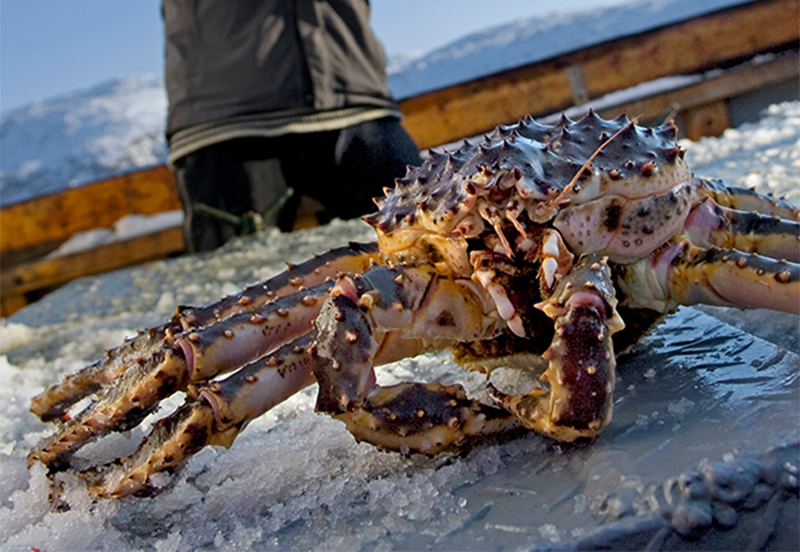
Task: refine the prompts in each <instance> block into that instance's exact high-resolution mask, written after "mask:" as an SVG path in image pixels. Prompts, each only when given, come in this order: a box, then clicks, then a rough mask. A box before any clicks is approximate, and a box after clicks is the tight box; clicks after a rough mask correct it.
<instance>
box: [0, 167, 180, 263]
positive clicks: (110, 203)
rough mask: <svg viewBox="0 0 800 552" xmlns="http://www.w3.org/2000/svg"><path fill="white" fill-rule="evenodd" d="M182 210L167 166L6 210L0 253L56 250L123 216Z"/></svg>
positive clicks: (1, 214) (0, 231)
mask: <svg viewBox="0 0 800 552" xmlns="http://www.w3.org/2000/svg"><path fill="white" fill-rule="evenodd" d="M180 208H181V204H180V200H179V199H178V192H177V188H176V186H175V183H174V179H173V176H172V171H171V170H170V169H169V168H168V167H166V166H164V165H161V166H158V167H153V168H150V169H143V170H139V171H135V172H132V173H128V174H125V175H122V176H118V177H115V178H110V179H108V180H103V181H101V182H96V183H94V184H88V185H86V186H81V187H79V188H72V189H69V190H65V191H63V192H60V193H57V194H52V195H49V196H44V197H39V198H35V199H31V200H29V201H23V202H21V203H16V204H14V205H9V206H8V207H4V208H3V209H2V211H1V212H0V251H2V252H6V251H10V250H19V249H23V248H26V247H31V246H35V245H37V244H40V243H44V242H54V243H56V244H57V243H58V242H59V241H63V240H65V239H67V238H69V237H70V236H72V235H73V234H75V233H77V232H82V231H85V230H91V229H94V228H107V227H110V226H111V225H112V224H113V223H114V222H115V221H117V220H119V219H120V218H122V217H124V216H125V215H130V214H141V215H154V214H157V213H161V212H164V211H171V210H174V209H180Z"/></svg>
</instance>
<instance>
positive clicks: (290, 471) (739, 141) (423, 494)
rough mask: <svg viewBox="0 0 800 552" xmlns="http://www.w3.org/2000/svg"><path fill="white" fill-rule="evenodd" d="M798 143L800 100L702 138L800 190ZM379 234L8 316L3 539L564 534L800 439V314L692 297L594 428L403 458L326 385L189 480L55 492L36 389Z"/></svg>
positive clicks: (337, 226) (129, 443) (67, 297)
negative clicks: (680, 479) (326, 393)
mask: <svg viewBox="0 0 800 552" xmlns="http://www.w3.org/2000/svg"><path fill="white" fill-rule="evenodd" d="M798 143H800V102H795V103H789V104H782V105H779V106H773V107H772V108H770V110H769V112H768V113H766V114H765V117H764V119H763V120H762V122H761V123H760V124H758V125H746V126H743V127H741V128H739V129H735V130H734V129H731V130H728V131H726V133H725V135H724V136H723V137H721V138H719V139H704V140H702V141H701V142H699V143H688V142H687V143H684V144H683V145H684V147H686V148H687V149H688V150H689V153H688V155H687V158H688V159H689V161H690V163H691V164H692V166H693V167H694V168H695V170H696V172H697V173H698V174H701V175H704V176H712V177H721V178H724V179H726V181H727V182H728V183H729V184H737V185H755V186H756V187H757V188H759V189H760V190H761V191H774V192H775V193H777V194H786V195H788V196H789V197H790V198H791V199H792V200H793V201H794V202H795V203H796V204H797V203H800V146H798ZM370 237H371V232H370V230H369V228H367V227H366V226H365V225H364V224H363V223H361V222H359V221H351V222H347V223H344V222H334V223H333V224H332V225H330V226H328V227H325V228H320V229H316V230H310V231H304V232H298V233H295V234H291V235H282V234H279V233H276V232H267V233H264V234H261V235H259V236H256V237H253V238H250V239H244V240H240V241H236V242H234V243H231V244H229V245H228V246H226V247H225V248H223V249H222V250H221V251H219V252H217V253H214V254H210V255H203V256H197V257H183V258H179V259H175V260H171V261H166V262H158V263H153V264H151V265H147V266H145V267H139V268H134V269H129V270H124V271H120V272H116V273H113V274H106V275H103V276H99V277H96V278H88V279H83V280H79V281H75V282H72V283H71V284H69V285H67V286H65V287H64V288H62V289H61V290H59V291H58V292H56V293H54V294H52V295H51V296H49V297H47V298H45V299H44V300H43V301H41V302H39V303H36V304H34V305H31V306H29V307H27V308H26V309H23V310H22V311H20V312H19V313H17V314H15V315H14V316H12V317H11V318H10V319H8V320H6V321H4V323H3V325H2V326H0V355H2V356H0V379H2V380H3V381H5V382H6V383H5V385H4V386H2V388H0V473H1V474H2V477H0V548H3V549H4V550H30V549H31V548H32V547H33V548H38V549H42V550H44V549H46V550H48V551H56V550H76V549H111V550H129V549H131V550H132V549H147V550H159V551H175V550H189V549H198V548H199V549H234V548H243V549H247V548H259V549H289V548H291V549H296V548H299V549H323V550H328V549H331V550H342V549H352V550H356V549H370V550H372V549H493V550H496V549H519V548H531V547H539V548H541V547H544V548H547V547H554V546H555V547H557V546H558V545H559V543H561V544H563V543H565V542H568V541H572V540H574V539H579V538H582V537H585V536H586V535H587V534H590V533H591V532H592V531H593V530H595V529H596V528H598V527H601V526H604V525H606V524H608V523H610V522H614V521H616V520H619V519H630V518H634V517H635V516H637V515H639V516H640V515H643V514H644V512H642V511H641V509H642V507H643V506H642V504H643V503H642V502H641V501H640V500H638V499H637V497H639V496H641V495H642V493H644V492H645V490H646V489H648V488H652V486H653V485H656V484H657V483H658V482H660V481H663V480H664V479H666V478H669V477H675V476H677V475H678V474H680V473H682V472H684V471H686V470H689V469H691V468H693V467H696V466H697V465H698V463H699V462H700V461H701V460H703V459H708V460H709V461H711V462H718V461H723V460H725V461H732V459H734V458H735V457H736V456H737V455H739V454H741V453H742V452H741V451H744V450H751V451H755V452H757V453H758V452H762V451H765V450H767V449H768V448H769V447H771V446H773V445H774V444H776V443H778V442H783V443H787V442H797V440H798V434H797V432H798V427H797V420H798V416H800V401H799V399H800V388H799V387H798V385H799V384H800V380H798V337H797V336H798V326H797V318H796V317H792V316H779V315H775V314H774V313H763V312H760V311H754V312H752V313H747V314H744V315H743V314H741V313H738V312H737V313H734V314H733V316H732V318H730V320H731V321H733V322H735V324H736V325H737V326H736V327H734V326H731V325H728V324H726V323H723V322H721V321H720V320H719V318H720V317H724V316H726V315H725V314H724V313H720V312H719V311H718V310H716V309H712V310H707V311H702V312H701V311H699V310H697V309H681V310H680V311H679V312H678V313H676V314H674V315H672V316H670V317H669V318H668V319H667V321H666V322H665V323H664V324H662V325H661V326H660V327H659V328H657V329H656V330H655V332H653V334H652V335H651V336H650V337H648V338H647V339H646V340H645V342H644V343H642V344H641V346H640V347H639V348H637V350H636V351H635V352H634V353H633V354H632V355H630V356H628V357H626V358H623V359H622V360H621V362H620V365H619V368H618V372H619V380H618V384H617V389H618V391H617V394H616V409H615V417H614V421H613V422H612V424H611V426H610V427H609V428H608V429H607V430H606V432H605V433H604V434H603V435H602V436H601V437H600V438H598V439H597V440H596V441H595V442H594V443H592V444H591V445H589V446H584V447H564V446H559V445H555V444H553V443H552V442H550V441H548V440H546V439H543V438H541V437H538V436H536V435H526V436H522V437H520V438H517V439H513V440H510V441H507V442H504V443H500V444H487V445H484V446H480V447H477V448H475V449H473V450H471V451H467V452H466V453H464V454H463V455H449V454H445V455H440V456H438V457H436V458H433V459H426V458H419V457H412V458H404V457H402V456H400V455H397V454H389V453H381V452H378V451H377V450H375V449H374V448H372V447H370V446H368V445H365V444H356V443H355V442H354V441H353V439H352V437H350V436H349V434H348V433H347V432H346V431H345V429H344V427H343V426H342V425H341V424H340V423H338V422H336V421H333V420H331V419H329V418H327V417H325V416H319V415H315V414H314V413H313V408H312V406H313V402H314V390H313V389H310V390H307V391H306V392H304V393H300V394H298V395H296V396H295V397H293V398H292V399H290V400H289V401H287V402H286V403H284V404H282V405H280V406H279V407H277V408H275V409H274V410H273V411H271V412H269V413H268V414H266V415H265V416H263V417H262V418H260V419H259V420H257V421H255V422H254V423H252V424H251V425H250V426H248V428H247V430H246V431H245V432H244V433H243V434H242V435H241V436H240V437H239V439H238V440H237V441H236V443H235V444H234V446H233V447H232V448H231V449H229V450H224V449H207V450H204V451H202V452H201V453H199V454H198V455H197V456H196V457H195V458H193V459H192V460H191V461H190V462H189V465H188V466H187V469H186V470H185V471H184V473H183V474H182V476H181V477H180V480H179V482H178V483H177V485H176V486H175V488H174V489H173V490H172V491H171V492H168V493H166V494H163V495H161V496H158V497H155V498H148V499H138V498H132V499H125V500H121V501H103V502H99V503H96V504H92V503H91V502H90V501H89V500H88V498H87V496H86V494H85V492H84V491H83V489H82V485H81V483H80V482H78V481H75V480H68V481H67V485H66V498H67V500H68V502H69V504H70V506H71V509H70V511H68V512H62V513H58V512H54V511H52V510H51V508H50V506H49V503H48V498H47V497H48V482H47V479H46V477H45V474H44V470H43V468H42V467H41V466H39V465H37V466H34V467H33V468H32V469H31V470H30V471H29V470H28V469H27V467H26V462H25V455H26V454H27V452H28V451H29V450H30V448H31V446H33V445H35V444H36V442H37V441H38V440H39V439H40V438H41V437H43V436H44V435H45V434H47V432H48V431H49V429H48V427H46V426H45V425H44V424H42V423H40V422H38V421H37V420H36V418H35V417H34V416H33V415H31V414H29V413H28V411H27V409H28V405H29V400H30V397H31V396H33V395H34V394H36V393H37V392H39V391H40V390H41V389H42V388H43V387H44V386H46V385H47V384H49V383H52V382H53V381H56V380H57V379H58V378H59V377H61V376H62V375H63V374H65V373H69V372H73V371H75V370H77V369H79V368H80V367H82V366H83V365H84V364H86V363H88V362H91V361H92V360H93V359H94V358H97V357H98V355H100V354H102V351H103V349H105V348H108V347H113V346H115V345H116V344H118V343H119V342H120V341H121V340H122V339H123V337H124V336H126V335H131V333H132V332H133V331H134V330H135V329H137V328H140V327H145V326H150V325H155V324H158V323H160V322H161V321H163V320H164V319H165V318H166V317H168V316H169V315H170V314H171V312H172V311H173V310H174V308H175V306H176V305H178V304H186V303H205V302H208V301H211V300H213V299H216V298H217V297H219V296H220V295H222V294H228V293H233V292H234V291H236V290H237V289H239V288H240V287H241V286H243V285H244V284H246V283H252V282H254V281H257V280H260V279H263V278H265V277H268V276H270V275H272V274H274V273H276V272H278V271H279V270H281V268H282V266H283V264H282V263H283V262H284V261H290V262H298V261H301V260H303V259H304V258H306V257H308V256H310V255H311V254H312V253H314V252H319V251H323V250H325V249H327V248H329V247H331V246H333V245H338V244H341V243H343V242H345V241H347V240H356V241H366V240H369V239H370ZM411 378H413V379H417V380H425V381H432V380H439V381H443V382H445V383H450V382H454V381H459V382H462V383H463V384H464V385H465V386H466V387H467V388H468V389H469V390H471V391H473V392H475V393H476V394H479V393H480V392H481V389H482V383H483V382H482V378H481V377H480V376H478V375H473V374H467V373H464V372H463V371H461V370H460V369H459V368H458V367H456V366H454V365H453V364H452V362H450V360H449V358H448V356H447V355H444V354H443V355H432V356H424V357H420V358H417V359H411V360H407V361H403V362H399V363H396V364H394V365H391V366H389V367H387V368H385V369H382V370H381V371H380V375H379V379H380V381H381V382H382V383H392V382H397V381H402V380H408V379H411ZM173 406H174V402H173ZM166 408H168V407H165V410H166ZM162 414H163V411H162ZM144 425H145V427H147V426H148V424H147V423H146V424H144ZM141 437H142V431H141V430H138V429H137V430H134V431H132V432H131V433H130V435H118V436H113V437H110V438H107V439H105V440H103V441H101V442H99V443H97V444H95V445H92V446H91V447H87V448H86V449H84V450H83V451H82V453H81V454H82V455H84V456H91V457H92V458H100V457H104V456H113V455H115V454H121V453H125V452H126V451H130V450H131V449H132V448H133V447H135V445H136V444H137V443H138V441H139V440H140V439H141ZM734 450H737V451H739V452H737V453H734V454H732V451H734ZM793 461H794V465H795V466H796V465H797V463H798V459H797V458H794V459H793ZM648 484H651V485H649V486H648ZM637 500H638V501H637Z"/></svg>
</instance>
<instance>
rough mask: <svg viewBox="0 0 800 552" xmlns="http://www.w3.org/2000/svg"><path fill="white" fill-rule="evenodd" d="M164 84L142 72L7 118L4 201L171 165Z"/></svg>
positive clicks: (1, 183)
mask: <svg viewBox="0 0 800 552" xmlns="http://www.w3.org/2000/svg"><path fill="white" fill-rule="evenodd" d="M166 109H167V99H166V93H165V90H164V83H163V79H162V78H161V77H160V76H156V75H135V76H130V77H125V78H120V79H115V80H112V81H108V82H105V83H102V84H99V85H97V86H94V87H92V88H89V89H86V90H80V91H77V92H73V93H70V94H65V95H63V96H57V97H55V98H49V99H46V100H40V101H37V102H34V103H32V104H30V105H28V106H26V107H22V108H20V109H17V110H14V111H12V112H10V113H8V114H4V115H3V117H2V119H1V120H0V171H1V172H0V204H2V205H9V204H12V203H17V202H19V201H23V200H26V199H30V198H31V197H37V196H40V195H45V194H49V193H53V192H57V191H60V190H62V189H64V188H67V187H74V186H81V185H83V184H88V183H90V182H94V181H96V180H100V179H103V178H108V177H110V176H114V175H117V174H121V173H124V172H127V171H131V170H133V169H137V168H141V167H147V166H151V165H156V164H158V163H163V162H164V161H165V160H166V152H167V148H166V142H165V140H164V118H165V114H166Z"/></svg>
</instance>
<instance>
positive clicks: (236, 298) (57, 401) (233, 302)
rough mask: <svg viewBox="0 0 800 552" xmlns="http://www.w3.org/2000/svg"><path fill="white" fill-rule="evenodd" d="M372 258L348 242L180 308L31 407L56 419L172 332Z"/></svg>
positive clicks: (368, 247)
mask: <svg viewBox="0 0 800 552" xmlns="http://www.w3.org/2000/svg"><path fill="white" fill-rule="evenodd" d="M373 260H377V246H376V244H375V243H370V244H360V243H350V244H349V245H347V246H345V247H339V248H336V249H332V250H330V251H328V252H327V253H324V254H322V255H318V256H316V257H314V258H313V259H311V260H309V261H306V262H304V263H301V264H298V265H292V266H290V267H289V268H288V269H287V270H285V271H284V272H282V273H280V274H278V275H276V276H274V277H272V278H270V279H268V280H265V281H264V282H261V283H259V284H256V285H253V286H249V287H247V288H245V289H244V290H243V291H241V292H240V293H237V294H235V295H230V296H228V297H225V298H223V299H222V300H220V301H218V302H217V303H213V304H211V305H208V306H205V307H179V308H178V310H177V312H176V313H175V315H174V316H173V317H172V320H170V321H169V322H168V323H166V324H164V325H162V326H158V327H155V328H151V329H149V330H146V331H144V332H140V333H139V334H138V335H137V336H136V337H134V338H133V339H131V340H129V341H126V342H125V343H124V344H123V345H121V346H120V347H117V348H116V349H112V350H110V351H108V352H107V354H106V357H105V358H104V359H102V360H100V361H98V362H96V363H94V364H92V365H90V366H87V367H86V368H84V369H83V370H81V371H79V372H77V373H75V374H72V375H69V376H67V377H66V378H65V379H64V381H62V382H59V383H57V384H54V385H52V386H50V387H48V388H47V389H46V390H45V391H44V392H43V393H41V394H39V395H37V396H36V397H34V398H33V399H32V400H31V412H33V413H34V414H36V415H37V416H39V418H41V419H42V421H45V422H47V421H52V420H57V419H59V418H61V417H63V416H64V415H65V414H66V412H67V411H68V410H69V408H70V407H71V406H72V405H73V404H75V403H76V402H78V401H80V400H81V399H83V398H84V397H85V396H87V395H90V394H92V393H95V392H97V391H99V390H100V389H101V388H102V387H104V386H106V385H109V384H112V383H113V382H114V381H115V380H117V379H118V378H119V377H120V376H122V374H124V373H125V371H127V370H128V369H130V368H131V366H133V365H134V364H135V363H136V361H137V360H138V359H140V358H147V357H148V356H150V355H152V354H153V353H154V352H155V351H157V350H158V349H159V348H160V347H162V346H163V345H164V344H165V342H166V341H167V340H169V339H170V337H171V336H175V335H178V334H179V333H181V332H183V331H185V330H189V329H192V328H201V327H203V326H207V325H208V324H211V323H213V322H217V321H219V320H222V319H224V318H227V317H229V316H232V315H235V314H238V313H241V312H249V311H253V310H256V309H259V308H261V307H263V306H264V305H266V304H268V303H270V302H272V301H274V300H276V299H277V298H280V297H284V296H287V295H290V294H292V293H294V292H296V291H297V290H298V288H299V287H300V286H303V287H306V288H309V287H313V286H316V285H318V284H320V283H322V282H323V281H325V279H326V278H330V277H333V276H335V275H336V274H338V273H360V272H363V271H364V270H366V269H367V267H368V266H369V264H370V262H372V261H373Z"/></svg>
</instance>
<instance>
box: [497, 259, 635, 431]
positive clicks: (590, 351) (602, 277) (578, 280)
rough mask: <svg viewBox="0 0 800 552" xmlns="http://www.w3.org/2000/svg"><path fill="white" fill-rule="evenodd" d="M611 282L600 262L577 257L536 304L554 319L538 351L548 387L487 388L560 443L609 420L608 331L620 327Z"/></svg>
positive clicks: (611, 352) (531, 426) (612, 362)
mask: <svg viewBox="0 0 800 552" xmlns="http://www.w3.org/2000/svg"><path fill="white" fill-rule="evenodd" d="M616 304H617V301H616V299H615V298H614V285H613V282H612V280H611V271H610V270H609V268H608V266H607V264H606V262H605V260H602V259H600V258H598V257H596V256H587V257H583V258H582V259H580V261H579V262H578V263H577V264H576V266H575V267H574V268H573V270H572V271H571V272H570V273H569V274H568V275H567V276H566V277H565V278H564V279H562V280H561V282H560V283H559V284H558V286H557V287H556V289H555V291H554V293H553V295H552V296H551V297H550V298H549V299H547V300H546V301H544V302H542V303H540V304H538V305H537V307H538V308H540V309H542V310H543V311H544V313H545V314H547V315H548V316H549V317H550V318H552V319H553V320H554V321H555V335H554V337H553V342H552V343H551V345H550V347H549V348H548V349H547V351H545V354H544V355H543V356H544V358H545V359H547V360H548V361H549V364H548V368H547V370H546V371H545V373H544V374H543V375H542V380H544V381H546V382H548V383H549V387H550V389H549V390H545V389H541V388H535V389H534V390H532V391H531V392H529V393H528V394H526V395H507V394H505V393H501V392H500V391H498V390H497V389H495V388H494V387H490V391H491V392H492V394H493V395H494V397H495V398H496V399H497V400H498V401H499V403H500V405H501V406H502V407H503V408H505V409H506V410H508V411H509V412H511V413H512V414H514V415H515V416H516V417H517V418H519V420H520V421H521V422H522V424H523V425H524V426H525V427H527V428H528V429H532V430H534V431H536V432H538V433H542V434H544V435H548V436H550V437H553V438H555V439H558V440H559V441H574V440H575V439H577V438H579V437H594V436H596V435H597V434H598V433H600V431H601V430H602V428H603V427H605V426H606V425H608V423H609V422H610V421H611V410H612V399H613V392H614V368H615V365H616V362H615V359H614V347H613V345H612V342H611V334H613V333H614V332H616V331H618V330H620V329H622V327H623V326H624V325H623V323H622V319H621V318H620V317H619V315H618V314H617V312H616V308H615V307H616Z"/></svg>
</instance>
